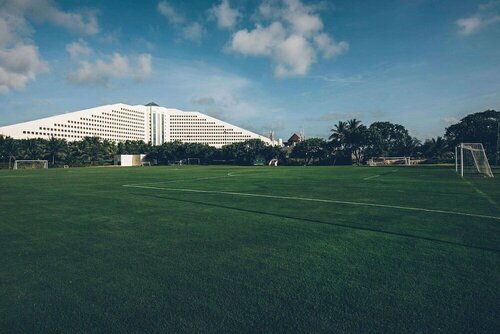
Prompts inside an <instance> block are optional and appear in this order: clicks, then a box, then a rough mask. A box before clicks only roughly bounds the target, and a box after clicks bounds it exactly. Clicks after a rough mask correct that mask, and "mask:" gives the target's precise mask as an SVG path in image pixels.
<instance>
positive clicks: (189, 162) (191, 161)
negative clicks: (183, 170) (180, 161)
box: [187, 158, 200, 165]
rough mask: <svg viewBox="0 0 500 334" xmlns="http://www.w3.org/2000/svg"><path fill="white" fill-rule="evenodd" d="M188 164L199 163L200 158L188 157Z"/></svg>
mask: <svg viewBox="0 0 500 334" xmlns="http://www.w3.org/2000/svg"><path fill="white" fill-rule="evenodd" d="M187 164H188V165H199V164H200V158H187Z"/></svg>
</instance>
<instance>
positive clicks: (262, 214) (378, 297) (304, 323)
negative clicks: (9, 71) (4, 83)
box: [0, 166, 500, 333]
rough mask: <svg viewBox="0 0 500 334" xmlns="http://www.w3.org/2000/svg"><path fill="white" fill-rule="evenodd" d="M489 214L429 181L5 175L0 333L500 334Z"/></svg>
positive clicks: (127, 171)
mask: <svg viewBox="0 0 500 334" xmlns="http://www.w3.org/2000/svg"><path fill="white" fill-rule="evenodd" d="M124 185H133V186H132V187H131V186H127V187H124ZM186 190H188V191H186ZM192 190H201V191H206V192H194V191H192ZM254 195H258V196H254ZM306 199H313V200H306ZM317 200H325V201H317ZM339 201H340V202H339ZM369 204H375V206H374V205H369ZM379 204H380V205H386V206H377V205H379ZM499 204H500V178H496V179H482V178H474V179H466V180H462V179H460V178H458V177H457V176H456V174H455V173H454V172H453V171H452V170H451V169H449V168H439V167H406V168H405V167H400V168H391V167H380V168H368V167H358V168H354V167H278V168H269V167H227V166H223V167H222V166H213V167H201V166H193V167H189V166H177V167H140V168H70V169H49V170H35V171H28V170H25V171H6V170H3V171H0V212H1V215H0V254H1V256H0V332H2V333H15V332H71V333H75V332H106V333H108V332H117V333H124V332H138V333H139V332H140V333H143V332H167V331H168V332H221V331H223V332H261V333H266V332H355V333H369V332H372V333H388V332H393V333H402V332H422V333H427V332H447V333H460V332H467V333H471V332H483V333H484V332H492V333H493V332H498V329H499V328H500V205H499ZM422 209H425V210H422ZM465 214H471V215H465ZM486 216H488V217H486Z"/></svg>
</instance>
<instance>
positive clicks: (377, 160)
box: [368, 157, 412, 166]
mask: <svg viewBox="0 0 500 334" xmlns="http://www.w3.org/2000/svg"><path fill="white" fill-rule="evenodd" d="M411 164H412V160H411V157H373V158H371V159H370V160H368V166H387V165H405V166H409V165H411Z"/></svg>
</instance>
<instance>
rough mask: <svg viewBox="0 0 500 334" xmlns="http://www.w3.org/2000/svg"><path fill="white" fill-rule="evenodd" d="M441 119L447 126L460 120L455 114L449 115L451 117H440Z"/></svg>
mask: <svg viewBox="0 0 500 334" xmlns="http://www.w3.org/2000/svg"><path fill="white" fill-rule="evenodd" d="M441 121H442V122H443V123H445V124H446V125H447V126H449V125H453V124H456V123H458V122H460V119H459V118H457V117H455V116H451V117H444V118H442V119H441Z"/></svg>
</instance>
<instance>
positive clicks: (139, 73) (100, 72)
mask: <svg viewBox="0 0 500 334" xmlns="http://www.w3.org/2000/svg"><path fill="white" fill-rule="evenodd" d="M131 60H134V61H133V62H131ZM131 63H135V64H131ZM79 65H80V67H79V68H78V69H77V70H76V71H73V72H71V73H70V74H69V75H68V79H69V81H71V82H72V83H75V84H103V85H106V84H108V83H109V81H110V80H111V79H113V78H132V79H134V80H137V81H141V80H144V79H146V78H148V77H149V76H150V75H151V72H152V66H151V55H150V54H141V55H139V56H138V57H135V58H134V59H132V58H131V57H128V56H122V55H121V54H119V53H114V54H113V55H111V56H107V57H105V59H104V60H103V59H97V60H96V61H95V62H89V61H86V60H82V61H80V62H79Z"/></svg>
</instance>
